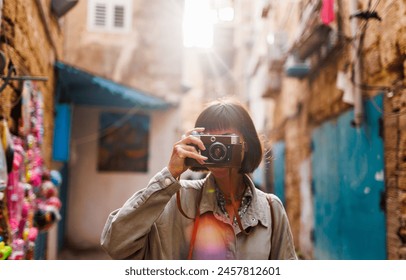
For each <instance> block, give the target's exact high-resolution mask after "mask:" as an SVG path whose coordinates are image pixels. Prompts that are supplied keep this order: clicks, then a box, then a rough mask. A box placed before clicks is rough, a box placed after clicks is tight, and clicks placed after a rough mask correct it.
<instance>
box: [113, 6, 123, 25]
mask: <svg viewBox="0 0 406 280" xmlns="http://www.w3.org/2000/svg"><path fill="white" fill-rule="evenodd" d="M124 24H125V7H124V6H118V5H116V6H114V28H124V26H125V25H124Z"/></svg>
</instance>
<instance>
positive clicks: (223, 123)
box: [192, 97, 263, 173]
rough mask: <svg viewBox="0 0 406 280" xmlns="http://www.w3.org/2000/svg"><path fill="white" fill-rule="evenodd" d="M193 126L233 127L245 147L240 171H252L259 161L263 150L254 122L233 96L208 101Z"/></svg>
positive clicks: (206, 128) (215, 128)
mask: <svg viewBox="0 0 406 280" xmlns="http://www.w3.org/2000/svg"><path fill="white" fill-rule="evenodd" d="M195 127H204V128H205V131H213V130H219V129H220V130H223V129H224V130H225V129H235V130H237V131H238V132H240V133H241V134H242V136H243V137H244V141H245V147H246V149H245V152H244V159H243V161H242V163H241V169H240V170H239V172H240V173H252V172H254V170H255V169H256V168H257V167H258V166H259V164H260V163H261V160H262V153H263V150H262V145H261V141H260V140H259V137H258V133H257V131H256V129H255V126H254V123H253V121H252V119H251V117H250V115H249V113H248V111H247V109H245V107H244V106H243V105H242V104H241V103H240V102H238V101H237V100H235V99H234V98H231V97H228V98H223V99H217V100H215V101H212V102H210V103H208V105H207V106H206V108H205V109H204V110H203V111H202V112H201V113H200V115H199V116H198V118H197V120H196V123H195ZM192 170H194V171H199V170H207V168H193V169H192Z"/></svg>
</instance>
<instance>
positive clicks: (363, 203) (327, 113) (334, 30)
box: [249, 1, 406, 259]
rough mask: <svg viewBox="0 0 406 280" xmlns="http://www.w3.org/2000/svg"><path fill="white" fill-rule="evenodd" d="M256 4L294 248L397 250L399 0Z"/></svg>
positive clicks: (404, 46) (389, 253) (326, 255)
mask: <svg viewBox="0 0 406 280" xmlns="http://www.w3.org/2000/svg"><path fill="white" fill-rule="evenodd" d="M265 2H266V3H265V4H264V6H263V9H262V11H263V12H262V15H261V16H260V18H261V20H260V21H261V23H260V25H259V26H260V30H265V32H264V33H265V34H264V35H263V36H262V41H263V42H265V43H266V44H267V46H268V47H267V48H268V50H269V53H267V54H266V59H265V60H262V61H259V64H260V65H261V63H262V64H265V65H266V66H267V68H268V75H267V78H266V79H264V80H263V81H264V83H265V87H264V90H263V95H264V97H265V98H266V99H268V100H270V101H271V103H272V106H271V107H269V111H268V112H267V114H268V118H267V119H268V122H267V124H266V128H267V132H266V133H267V136H268V138H269V139H270V140H271V142H272V145H271V148H272V150H273V152H274V155H278V156H277V157H276V158H274V160H273V161H272V165H273V166H272V168H273V169H278V168H279V167H278V165H283V166H284V170H283V172H282V174H281V173H279V174H278V175H279V177H278V176H276V177H275V174H276V173H273V176H272V181H273V186H274V190H275V191H276V193H277V194H279V195H281V196H284V197H285V199H286V200H285V201H286V202H285V203H286V208H287V212H288V215H289V218H290V221H291V224H292V230H293V235H294V237H295V243H296V245H297V248H298V250H299V253H300V255H301V256H302V257H303V258H310V259H311V258H316V259H330V258H332V259H369V258H372V259H374V258H377V259H386V258H387V259H405V214H406V212H405V207H404V205H405V193H404V192H405V179H404V174H405V169H404V166H405V164H404V158H405V157H404V150H405V147H404V146H405V145H404V143H405V141H404V138H405V127H404V120H403V119H404V115H405V114H404V112H405V110H406V108H405V102H404V101H405V96H406V94H405V74H406V72H405V58H406V41H405V35H404V34H405V32H404V30H405V28H406V22H405V13H406V5H405V3H404V1H295V2H293V1H289V3H282V2H281V1H265ZM261 28H262V29H261ZM270 39H271V40H270ZM278 44H279V46H278ZM278 52H280V53H279V54H278ZM255 55H256V54H255V53H254V57H255ZM275 75H276V77H278V78H279V79H280V83H275V79H274V77H275ZM249 94H251V93H249ZM280 176H283V182H281V181H280V180H281V178H280ZM278 178H279V179H278ZM280 184H282V185H283V186H284V187H283V188H278V186H279V185H280ZM275 188H276V189H275ZM372 236H374V237H372ZM368 242H369V244H370V245H371V244H374V245H373V247H374V249H373V250H369V251H368V249H366V248H368V246H370V245H368V244H367V243H368ZM363 243H365V244H363ZM362 244H363V245H362ZM378 248H379V249H378ZM366 251H368V253H366ZM378 251H379V252H378ZM362 252H364V253H362Z"/></svg>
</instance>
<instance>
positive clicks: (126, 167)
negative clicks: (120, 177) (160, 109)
mask: <svg viewBox="0 0 406 280" xmlns="http://www.w3.org/2000/svg"><path fill="white" fill-rule="evenodd" d="M149 128H150V117H149V116H147V115H141V114H135V115H127V114H122V113H113V112H102V113H101V114H100V138H99V147H98V162H97V169H98V171H99V172H147V171H148V157H149Z"/></svg>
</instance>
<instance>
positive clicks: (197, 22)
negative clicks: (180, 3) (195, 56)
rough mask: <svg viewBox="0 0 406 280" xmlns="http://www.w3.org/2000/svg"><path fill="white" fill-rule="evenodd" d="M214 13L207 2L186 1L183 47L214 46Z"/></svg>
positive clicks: (203, 0) (204, 0)
mask: <svg viewBox="0 0 406 280" xmlns="http://www.w3.org/2000/svg"><path fill="white" fill-rule="evenodd" d="M213 24H214V16H213V11H212V10H211V9H210V3H209V1H207V0H185V9H184V15H183V45H184V46H185V47H197V48H211V47H212V45H213Z"/></svg>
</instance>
